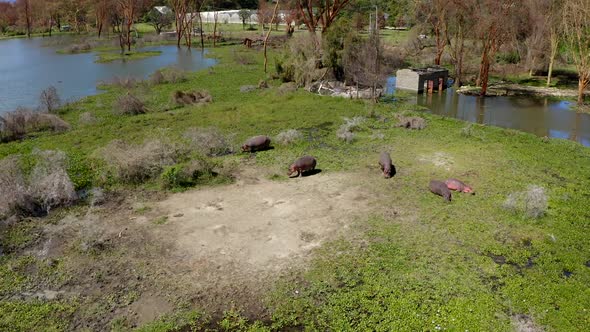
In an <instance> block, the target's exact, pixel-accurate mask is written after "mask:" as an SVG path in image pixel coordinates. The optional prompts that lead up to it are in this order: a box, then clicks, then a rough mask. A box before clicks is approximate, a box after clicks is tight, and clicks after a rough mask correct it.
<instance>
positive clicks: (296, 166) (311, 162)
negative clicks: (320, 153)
mask: <svg viewBox="0 0 590 332" xmlns="http://www.w3.org/2000/svg"><path fill="white" fill-rule="evenodd" d="M315 165H316V160H315V158H314V157H312V156H303V157H301V158H299V159H297V160H295V162H294V163H293V164H291V166H290V167H289V173H288V174H287V175H289V176H291V174H293V173H295V172H297V176H299V175H301V173H303V172H306V171H312V170H314V169H315Z"/></svg>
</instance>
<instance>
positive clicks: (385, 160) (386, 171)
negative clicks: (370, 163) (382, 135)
mask: <svg viewBox="0 0 590 332" xmlns="http://www.w3.org/2000/svg"><path fill="white" fill-rule="evenodd" d="M379 166H381V171H383V176H384V177H385V178H386V179H389V178H390V177H392V176H394V175H395V166H393V164H392V163H391V157H390V156H389V153H387V152H381V155H380V156H379Z"/></svg>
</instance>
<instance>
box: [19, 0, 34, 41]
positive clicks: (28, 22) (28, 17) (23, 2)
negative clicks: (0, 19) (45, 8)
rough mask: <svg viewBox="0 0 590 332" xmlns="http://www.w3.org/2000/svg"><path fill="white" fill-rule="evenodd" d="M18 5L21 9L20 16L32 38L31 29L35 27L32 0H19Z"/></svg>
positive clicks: (28, 35)
mask: <svg viewBox="0 0 590 332" xmlns="http://www.w3.org/2000/svg"><path fill="white" fill-rule="evenodd" d="M16 6H17V8H18V9H19V14H20V15H19V16H20V17H21V19H22V20H23V24H24V26H25V29H26V31H27V37H28V38H31V30H32V29H33V8H32V6H31V0H18V1H17V2H16Z"/></svg>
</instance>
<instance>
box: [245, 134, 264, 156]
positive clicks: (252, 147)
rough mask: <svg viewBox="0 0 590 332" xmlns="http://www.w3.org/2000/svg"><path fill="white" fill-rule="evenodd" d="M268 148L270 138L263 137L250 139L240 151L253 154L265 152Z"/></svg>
mask: <svg viewBox="0 0 590 332" xmlns="http://www.w3.org/2000/svg"><path fill="white" fill-rule="evenodd" d="M269 147H270V137H268V136H265V135H260V136H254V137H251V138H250V139H248V140H247V141H246V143H244V145H242V151H244V152H255V151H262V150H266V149H268V148H269Z"/></svg>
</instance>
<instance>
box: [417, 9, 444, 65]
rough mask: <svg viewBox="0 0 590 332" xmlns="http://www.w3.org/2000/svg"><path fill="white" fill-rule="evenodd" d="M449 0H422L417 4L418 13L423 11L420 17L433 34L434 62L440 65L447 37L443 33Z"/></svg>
mask: <svg viewBox="0 0 590 332" xmlns="http://www.w3.org/2000/svg"><path fill="white" fill-rule="evenodd" d="M450 2H451V0H423V1H421V3H420V4H419V6H418V8H417V9H418V13H425V15H424V17H423V18H422V19H423V21H424V23H427V24H428V25H429V26H430V28H431V29H432V33H433V34H434V41H435V46H436V56H435V58H434V64H435V65H437V66H440V61H441V58H442V55H443V53H444V51H445V47H446V46H447V44H448V38H447V37H446V35H445V30H446V28H447V27H446V25H447V16H448V12H449V7H450Z"/></svg>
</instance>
